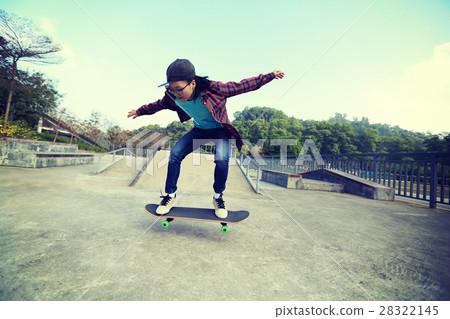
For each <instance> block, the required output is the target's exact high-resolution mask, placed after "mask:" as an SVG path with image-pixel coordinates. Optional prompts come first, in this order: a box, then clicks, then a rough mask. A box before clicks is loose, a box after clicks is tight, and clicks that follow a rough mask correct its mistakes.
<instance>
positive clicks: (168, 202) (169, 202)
mask: <svg viewBox="0 0 450 319" xmlns="http://www.w3.org/2000/svg"><path fill="white" fill-rule="evenodd" d="M161 198H162V201H161V203H160V204H159V206H158V208H157V209H156V213H157V214H158V215H165V214H167V213H168V212H170V209H171V208H172V206H173V204H175V202H176V201H177V199H176V198H177V196H176V195H175V197H170V196H169V194H167V195H166V196H161Z"/></svg>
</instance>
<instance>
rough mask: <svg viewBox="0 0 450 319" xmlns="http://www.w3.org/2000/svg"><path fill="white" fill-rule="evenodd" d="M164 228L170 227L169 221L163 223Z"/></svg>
mask: <svg viewBox="0 0 450 319" xmlns="http://www.w3.org/2000/svg"><path fill="white" fill-rule="evenodd" d="M162 227H164V228H167V227H169V222H168V221H167V220H165V221H163V222H162Z"/></svg>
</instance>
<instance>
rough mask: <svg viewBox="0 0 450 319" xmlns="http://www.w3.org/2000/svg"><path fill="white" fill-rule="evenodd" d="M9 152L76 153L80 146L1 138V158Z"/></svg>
mask: <svg viewBox="0 0 450 319" xmlns="http://www.w3.org/2000/svg"><path fill="white" fill-rule="evenodd" d="M8 152H57V153H76V152H78V145H76V144H75V145H74V144H64V143H52V142H45V141H36V140H27V139H19V138H9V137H0V156H2V154H4V153H8Z"/></svg>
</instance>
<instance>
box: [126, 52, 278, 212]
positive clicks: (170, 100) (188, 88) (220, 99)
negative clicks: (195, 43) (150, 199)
mask: <svg viewBox="0 0 450 319" xmlns="http://www.w3.org/2000/svg"><path fill="white" fill-rule="evenodd" d="M166 75H167V83H164V84H161V85H160V86H163V85H165V86H166V93H165V95H164V97H163V98H162V99H160V100H158V101H156V102H153V103H150V104H147V105H143V106H141V107H140V108H138V109H137V110H131V111H130V112H128V117H129V118H130V117H131V118H133V119H135V118H136V117H138V116H141V115H151V114H154V113H156V112H158V111H161V110H164V109H168V110H171V111H175V112H177V113H178V117H179V118H180V121H181V122H185V121H187V120H189V119H190V118H193V121H194V128H193V129H192V130H191V131H189V132H188V133H186V134H185V135H184V136H183V137H182V138H180V139H179V140H178V142H177V143H176V144H175V146H174V147H173V148H172V150H171V151H170V157H169V166H168V169H167V179H166V185H165V192H166V195H164V196H161V197H162V200H161V203H160V205H159V207H158V208H157V210H156V213H157V214H159V215H164V214H167V213H168V212H169V211H170V209H171V208H172V206H173V205H174V203H175V201H176V194H175V192H176V190H177V181H178V177H179V175H180V165H181V162H182V160H183V159H184V158H185V157H186V156H187V155H188V154H190V153H192V152H193V151H194V150H195V149H194V147H196V148H198V147H199V146H200V145H199V143H196V142H195V141H196V140H202V142H205V140H212V141H213V142H214V143H215V145H216V152H215V157H214V162H215V164H216V167H215V170H214V184H213V188H214V192H215V194H214V196H213V205H214V207H215V213H216V216H217V217H219V218H226V217H227V216H228V211H227V209H226V207H225V201H224V200H223V191H224V190H225V184H226V181H227V177H228V161H229V157H230V151H231V144H230V139H231V138H234V139H235V140H236V146H237V148H238V149H239V150H241V147H242V144H243V143H242V138H241V136H240V135H239V133H238V132H237V131H236V129H235V128H234V127H233V126H232V125H231V124H230V120H229V119H228V115H227V109H226V102H227V98H229V97H232V96H235V95H238V94H242V93H246V92H250V91H254V90H257V89H259V88H260V87H261V86H263V85H264V84H266V83H269V82H270V81H272V80H273V79H282V78H283V77H284V73H283V72H282V71H273V72H272V73H268V74H265V75H263V74H260V75H259V76H256V77H252V78H249V79H244V80H242V81H241V82H228V83H222V82H216V81H210V80H208V79H207V77H199V76H197V75H196V74H195V68H194V65H193V64H192V63H191V62H190V61H189V60H186V59H177V60H175V61H174V62H173V63H172V64H170V65H169V67H168V68H167V72H166Z"/></svg>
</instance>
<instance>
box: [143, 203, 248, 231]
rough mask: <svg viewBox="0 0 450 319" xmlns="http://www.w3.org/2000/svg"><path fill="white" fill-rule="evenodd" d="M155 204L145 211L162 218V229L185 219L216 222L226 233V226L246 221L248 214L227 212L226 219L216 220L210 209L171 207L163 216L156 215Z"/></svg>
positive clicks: (244, 211)
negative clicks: (176, 220)
mask: <svg viewBox="0 0 450 319" xmlns="http://www.w3.org/2000/svg"><path fill="white" fill-rule="evenodd" d="M158 206H159V205H157V204H148V205H146V206H145V210H146V211H147V213H149V214H150V215H152V216H154V217H156V218H163V219H165V221H163V222H162V226H163V227H164V228H167V227H169V223H170V222H171V221H173V220H174V219H187V220H198V221H207V222H216V223H221V224H222V228H221V230H222V232H223V233H228V231H229V229H228V226H227V225H228V224H239V223H241V222H243V221H244V220H246V219H247V218H248V216H249V215H250V213H249V212H248V211H246V210H235V211H231V210H229V211H228V217H227V218H218V217H217V216H216V214H215V213H214V209H212V208H195V207H177V206H175V207H172V209H171V210H170V212H169V213H167V214H165V215H158V214H156V208H158Z"/></svg>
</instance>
